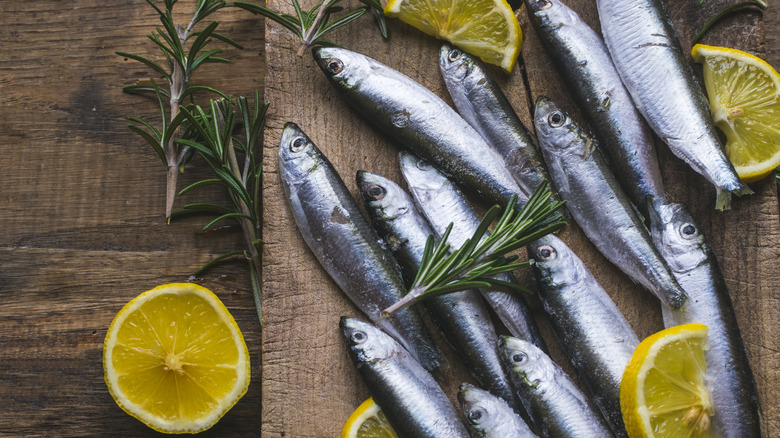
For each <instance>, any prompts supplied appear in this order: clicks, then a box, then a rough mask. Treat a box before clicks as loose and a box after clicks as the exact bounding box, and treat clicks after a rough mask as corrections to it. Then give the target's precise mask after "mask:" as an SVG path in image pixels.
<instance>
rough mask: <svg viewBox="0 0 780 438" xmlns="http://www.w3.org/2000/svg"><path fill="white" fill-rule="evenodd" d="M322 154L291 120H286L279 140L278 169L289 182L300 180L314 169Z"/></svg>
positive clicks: (322, 157)
mask: <svg viewBox="0 0 780 438" xmlns="http://www.w3.org/2000/svg"><path fill="white" fill-rule="evenodd" d="M322 159H324V156H322V154H321V153H320V151H319V149H317V146H315V145H314V143H313V142H312V141H311V139H309V137H308V136H307V135H306V134H305V133H304V132H303V131H302V130H301V128H299V127H298V125H296V124H295V123H293V122H287V123H286V124H285V125H284V130H283V131H282V139H281V140H280V141H279V171H280V172H281V174H282V177H283V178H284V179H285V180H286V181H288V182H290V183H295V182H297V181H300V180H302V179H304V178H306V176H307V175H308V174H309V173H311V172H312V171H313V170H315V169H316V168H317V167H318V164H319V163H320V162H321V160H322Z"/></svg>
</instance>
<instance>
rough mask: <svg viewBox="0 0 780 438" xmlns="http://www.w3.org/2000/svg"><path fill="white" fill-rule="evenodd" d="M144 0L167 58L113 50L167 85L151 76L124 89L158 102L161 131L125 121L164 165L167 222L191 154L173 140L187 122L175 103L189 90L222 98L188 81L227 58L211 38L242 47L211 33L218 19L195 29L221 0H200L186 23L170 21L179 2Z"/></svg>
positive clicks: (188, 95)
mask: <svg viewBox="0 0 780 438" xmlns="http://www.w3.org/2000/svg"><path fill="white" fill-rule="evenodd" d="M146 1H147V3H149V5H151V6H152V8H154V10H155V11H156V12H157V14H158V15H159V17H160V22H161V23H162V26H163V27H162V28H159V27H158V28H156V29H155V30H154V31H152V33H151V34H149V35H148V37H149V39H150V40H152V42H154V44H155V45H157V47H158V48H159V49H160V51H161V52H162V54H163V56H164V57H165V60H166V63H165V65H161V64H158V63H156V62H154V61H152V60H150V59H148V58H145V57H143V56H140V55H136V54H132V53H128V52H121V51H118V52H116V54H117V55H120V56H123V57H125V58H128V59H132V60H135V61H139V62H141V63H143V64H145V65H146V66H148V67H150V68H151V69H152V70H154V71H155V72H157V73H159V74H160V75H162V76H163V77H164V78H165V80H166V81H167V83H168V89H163V88H161V87H159V86H158V85H157V82H156V81H155V80H154V79H151V80H150V82H148V83H146V82H144V83H140V82H139V83H137V84H135V85H128V86H126V87H124V88H123V89H122V90H123V91H125V92H128V93H148V92H152V93H154V94H155V95H156V97H157V100H158V102H159V104H160V112H161V113H162V126H161V127H160V128H159V129H158V128H156V127H154V126H153V125H152V124H151V123H149V122H146V121H144V120H142V119H140V118H137V117H130V121H131V122H133V124H130V125H128V127H129V128H130V129H131V130H132V131H133V132H135V133H136V134H138V135H140V136H141V137H143V139H144V140H146V141H147V142H148V143H149V145H151V146H152V148H153V149H154V150H155V152H157V154H158V155H159V156H160V159H161V160H162V161H163V164H165V165H166V167H167V169H168V173H167V190H166V201H165V217H166V218H167V219H169V220H170V217H171V212H172V210H173V200H174V198H175V196H176V181H177V179H178V174H179V169H180V167H181V166H182V165H183V164H184V163H185V161H186V160H187V158H188V157H189V149H188V147H187V146H186V145H183V144H181V143H178V142H176V141H175V138H176V134H177V132H178V131H179V129H180V128H181V126H182V122H184V120H185V117H184V116H183V115H182V114H181V112H180V110H179V107H180V105H181V103H182V101H183V100H185V99H187V98H189V99H190V100H192V97H193V94H194V93H195V92H198V91H210V92H213V93H217V94H219V95H221V96H223V97H224V94H222V93H221V92H219V91H218V90H216V89H214V88H211V87H208V86H204V85H190V79H191V78H192V74H193V73H194V72H195V70H196V69H197V68H198V67H200V66H201V65H203V64H204V63H209V62H219V63H226V62H229V61H228V60H227V59H225V58H221V57H218V56H216V55H218V54H219V53H220V52H221V51H222V50H221V49H216V48H214V49H209V50H206V47H207V46H208V45H209V43H211V41H212V39H217V40H220V41H222V42H224V43H227V44H228V45H231V46H233V47H236V48H239V49H241V48H242V47H241V45H240V44H238V43H237V42H235V41H233V40H232V39H230V38H228V37H226V36H224V35H222V34H219V33H217V32H215V30H216V28H217V25H218V22H216V21H212V22H211V23H209V24H208V25H207V26H206V27H204V28H203V29H201V30H198V31H196V30H195V26H196V25H197V24H198V23H200V22H201V21H203V20H204V19H205V18H206V17H208V16H209V15H211V14H212V13H214V12H215V11H217V10H219V9H222V8H223V7H225V6H226V3H225V2H224V1H217V0H198V2H197V5H196V8H195V13H194V15H193V17H192V19H191V20H190V22H189V24H187V26H186V27H184V26H182V25H181V24H177V23H174V21H173V7H174V5H175V4H176V3H177V0H164V5H165V7H164V9H161V8H159V7H158V6H156V5H155V4H154V2H153V1H152V0H146ZM193 38H194V39H193ZM188 43H189V44H188ZM188 45H189V47H188V48H187V47H186V46H188ZM165 100H167V101H168V105H169V110H168V111H167V112H166V110H165ZM139 125H140V126H139ZM141 126H143V128H142V127H141ZM144 128H145V129H144Z"/></svg>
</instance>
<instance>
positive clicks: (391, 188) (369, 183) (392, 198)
mask: <svg viewBox="0 0 780 438" xmlns="http://www.w3.org/2000/svg"><path fill="white" fill-rule="evenodd" d="M356 179H357V185H358V190H359V191H360V194H361V196H362V197H363V201H365V204H366V206H367V207H368V208H369V209H371V210H373V212H374V213H376V215H377V216H379V217H382V218H384V219H385V220H394V219H397V218H399V217H401V216H403V215H405V214H407V213H409V211H411V209H412V208H413V204H412V199H411V198H410V197H409V195H407V194H406V192H404V190H403V189H402V188H401V187H400V186H399V185H398V184H396V183H394V182H393V181H391V180H389V179H387V178H385V177H383V176H381V175H378V174H376V173H372V172H368V171H365V170H359V171H358V173H357V177H356Z"/></svg>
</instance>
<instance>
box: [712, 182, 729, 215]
mask: <svg viewBox="0 0 780 438" xmlns="http://www.w3.org/2000/svg"><path fill="white" fill-rule="evenodd" d="M715 209H716V210H718V211H724V210H731V192H730V191H728V190H726V189H724V188H721V187H718V195H717V197H716V198H715Z"/></svg>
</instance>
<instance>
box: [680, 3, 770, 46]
mask: <svg viewBox="0 0 780 438" xmlns="http://www.w3.org/2000/svg"><path fill="white" fill-rule="evenodd" d="M699 4H700V5H701V4H704V0H699ZM753 7H757V8H759V9H761V10H764V9H766V8H767V3H766V1H765V0H750V1H746V2H741V3H736V4H733V5H730V6H726V7H725V8H723V9H721V10H720V11H718V13H716V14H715V15H714V16H713V17H712V18H710V19H709V21H707V23H705V24H704V26H703V27H702V29H701V30H700V31H699V33H697V34H696V36H695V37H693V42H692V44H696V43H697V42H698V41H699V40H700V39H701V38H702V37H703V36H704V34H705V33H707V31H708V30H710V28H711V27H712V25H713V24H715V23H716V22H717V21H718V20H720V19H721V18H723V17H725V16H727V15H729V14H731V13H733V12H736V11H738V10H740V9H745V8H753Z"/></svg>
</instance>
